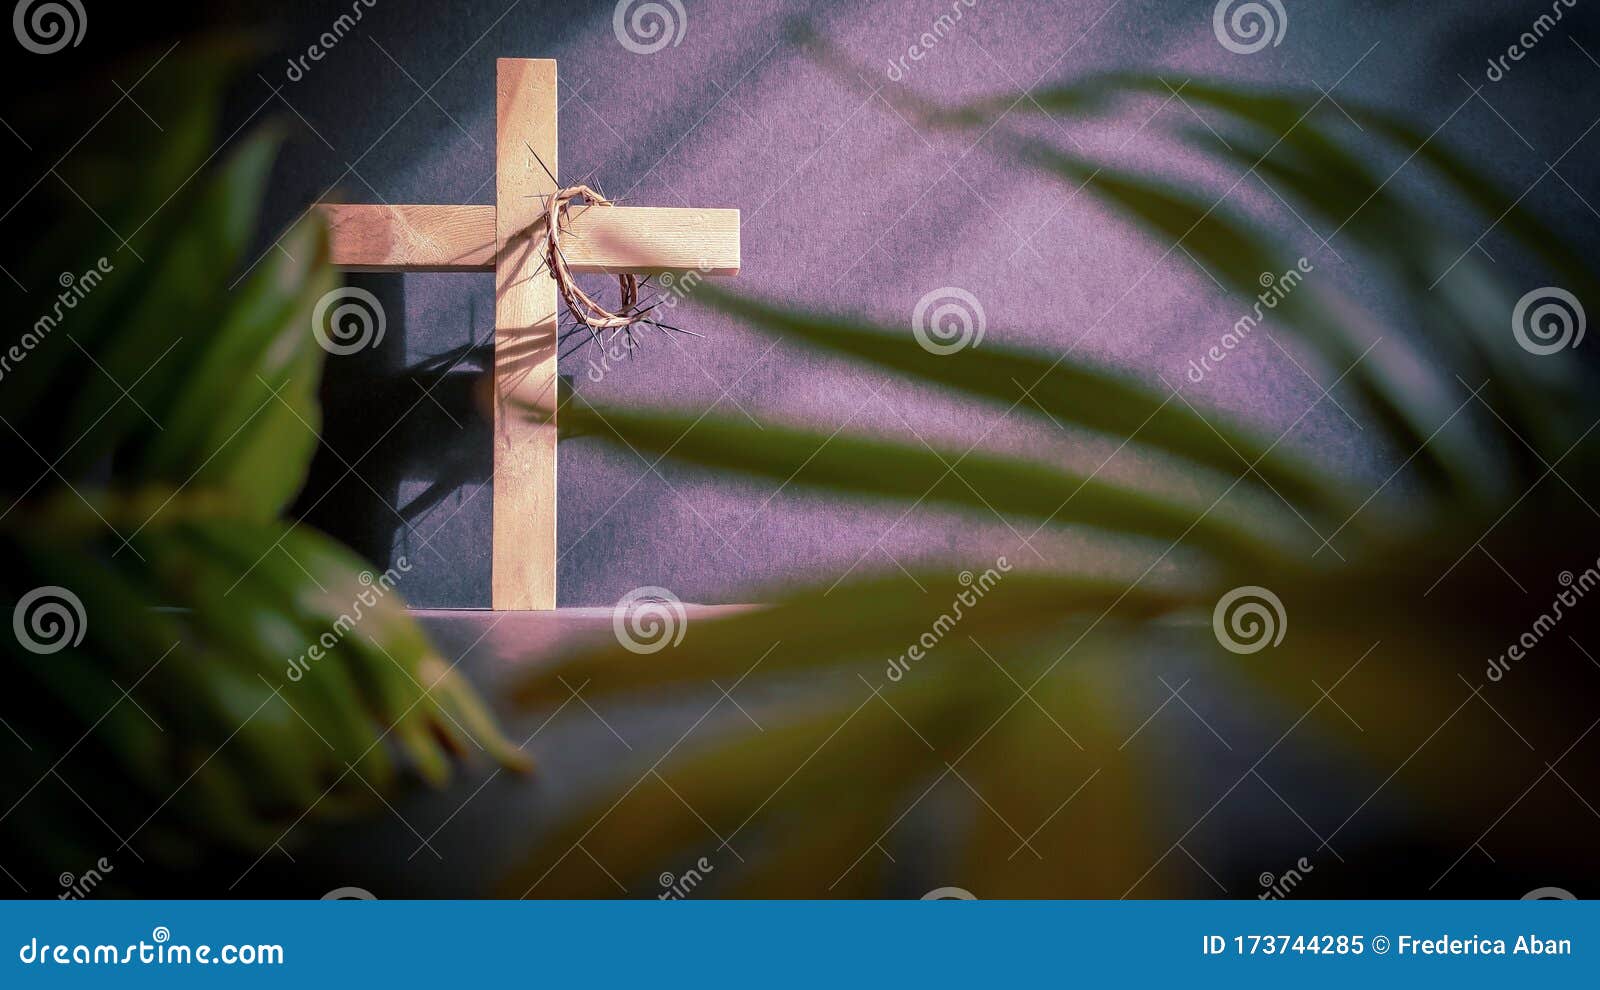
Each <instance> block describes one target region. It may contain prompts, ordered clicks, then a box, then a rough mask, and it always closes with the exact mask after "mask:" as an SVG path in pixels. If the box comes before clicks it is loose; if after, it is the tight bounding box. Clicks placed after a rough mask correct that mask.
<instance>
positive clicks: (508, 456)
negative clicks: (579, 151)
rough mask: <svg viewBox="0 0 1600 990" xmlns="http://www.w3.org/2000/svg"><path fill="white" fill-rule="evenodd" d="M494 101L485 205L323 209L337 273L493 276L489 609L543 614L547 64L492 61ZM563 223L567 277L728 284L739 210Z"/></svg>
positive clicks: (552, 547) (552, 512) (550, 557)
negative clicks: (689, 278)
mask: <svg viewBox="0 0 1600 990" xmlns="http://www.w3.org/2000/svg"><path fill="white" fill-rule="evenodd" d="M495 98H496V99H495V102H496V116H495V142H496V145H497V147H496V153H495V166H496V174H495V205H493V206H352V205H337V204H324V205H323V206H322V207H321V209H322V211H323V214H324V215H325V216H326V217H327V220H328V227H329V232H330V238H331V246H332V253H333V263H334V264H335V265H336V266H338V267H339V268H341V269H344V270H346V271H359V272H476V271H492V272H494V273H495V305H494V394H495V402H494V475H493V484H494V547H493V578H492V588H493V591H492V596H491V606H492V607H493V608H494V609H496V610H497V611H498V610H507V609H553V608H555V607H556V566H555V565H556V422H555V416H556V413H555V410H556V353H557V346H556V345H557V340H556V334H557V306H558V305H559V298H558V294H557V291H556V283H555V280H554V279H553V278H552V277H551V275H550V272H549V269H548V267H547V266H545V264H544V256H543V251H542V247H541V245H542V243H543V238H544V233H543V231H544V229H545V228H544V224H545V210H546V205H547V202H548V200H547V197H548V196H550V194H552V193H554V192H555V191H556V183H555V180H554V178H553V175H556V174H559V170H558V169H557V167H556V161H557V159H556V103H557V92H556V63H555V62H554V61H553V60H551V59H520V58H519V59H510V58H503V59H500V60H499V62H498V63H497V65H496V86H495ZM535 155H537V156H538V157H537V158H535V157H534V156H535ZM547 169H548V172H547V171H546V170H547ZM568 219H569V221H570V231H569V232H568V233H566V234H565V235H564V236H563V237H562V240H561V251H562V255H563V257H564V258H565V259H566V261H567V264H568V267H569V268H570V269H571V270H572V271H574V272H580V273H582V272H605V273H613V274H620V273H625V272H633V273H637V274H641V275H642V274H649V273H654V272H664V271H677V272H685V271H689V270H698V271H699V272H700V273H701V274H703V275H737V274H738V273H739V211H738V210H687V209H685V210H680V209H657V208H651V207H625V206H618V207H604V206H598V207H593V208H590V209H584V210H575V211H573V212H572V213H571V214H569V215H568ZM563 229H564V230H567V229H568V228H563ZM529 406H531V407H533V408H534V409H536V410H538V413H537V414H530V413H529V412H527V410H526V408H524V407H529Z"/></svg>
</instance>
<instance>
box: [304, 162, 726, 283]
mask: <svg viewBox="0 0 1600 990" xmlns="http://www.w3.org/2000/svg"><path fill="white" fill-rule="evenodd" d="M541 174H543V173H542V172H541ZM546 179H547V181H548V177H546ZM321 210H322V213H323V216H324V217H326V218H327V220H328V236H329V240H330V244H331V248H332V252H333V263H334V264H335V265H337V266H338V267H340V268H343V269H345V270H346V271H357V272H396V271H399V272H476V271H484V272H486V271H492V270H494V267H495V257H496V253H497V252H496V248H497V244H498V241H497V238H496V233H495V208H494V207H492V206H409V205H407V206H364V205H347V204H337V203H328V204H324V205H323V206H322V207H321ZM567 219H568V232H567V233H566V234H564V235H563V236H562V238H561V252H562V253H563V254H564V255H566V258H567V264H568V266H569V267H570V268H571V269H572V270H573V271H574V272H578V273H580V274H594V273H622V272H634V273H637V274H646V273H649V272H662V271H674V272H686V271H691V270H699V271H700V273H701V274H702V275H737V274H739V211H738V210H686V209H676V208H670V207H653V206H612V207H605V206H577V207H574V208H572V209H571V210H569V211H568V214H567ZM536 224H537V230H536V231H535V236H540V234H541V233H542V231H543V228H544V221H543V220H542V219H540V220H538V221H536Z"/></svg>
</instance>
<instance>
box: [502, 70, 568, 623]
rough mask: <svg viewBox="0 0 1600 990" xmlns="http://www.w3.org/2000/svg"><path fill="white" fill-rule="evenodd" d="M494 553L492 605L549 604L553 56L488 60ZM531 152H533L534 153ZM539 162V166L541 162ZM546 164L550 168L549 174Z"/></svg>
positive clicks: (552, 558)
mask: <svg viewBox="0 0 1600 990" xmlns="http://www.w3.org/2000/svg"><path fill="white" fill-rule="evenodd" d="M495 76H496V79H495V108H496V113H495V143H496V147H495V204H496V206H495V231H494V233H495V307H494V327H495V331H494V337H495V340H494V378H495V403H494V476H493V485H494V556H493V573H492V575H491V578H490V582H491V592H490V597H491V604H492V607H493V608H494V609H495V610H496V611H504V610H508V609H553V608H555V607H556V555H557V552H556V332H557V320H556V304H557V294H556V285H555V280H554V279H552V278H551V277H550V274H549V272H547V271H545V270H544V268H543V264H542V261H541V258H540V252H539V250H538V243H539V242H538V240H537V239H536V238H530V236H529V235H530V233H534V232H535V228H536V227H537V224H536V221H537V220H538V219H539V217H540V215H541V214H542V213H543V211H544V203H545V200H544V198H543V197H547V196H549V195H550V194H552V193H553V192H555V191H556V186H555V182H554V181H553V180H552V179H551V175H552V174H554V175H559V174H560V172H559V171H558V166H557V158H556V150H557V137H556V104H557V94H556V63H555V62H554V61H553V60H550V59H505V58H503V59H500V60H499V61H498V62H497V63H496V67H495ZM535 155H537V156H538V157H537V158H535ZM541 163H542V164H541ZM547 169H548V172H547V171H546V170H547Z"/></svg>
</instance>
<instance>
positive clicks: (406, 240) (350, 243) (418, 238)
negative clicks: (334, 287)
mask: <svg viewBox="0 0 1600 990" xmlns="http://www.w3.org/2000/svg"><path fill="white" fill-rule="evenodd" d="M318 208H319V209H320V210H321V211H322V215H323V217H324V218H325V219H326V220H327V221H328V246H329V248H330V250H331V252H332V257H333V263H334V264H335V265H336V266H338V267H339V268H343V269H345V270H346V271H352V272H490V271H494V259H495V248H496V242H495V234H494V214H495V209H494V207H493V206H364V205H346V204H343V203H324V204H322V205H321V206H320V207H318Z"/></svg>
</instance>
